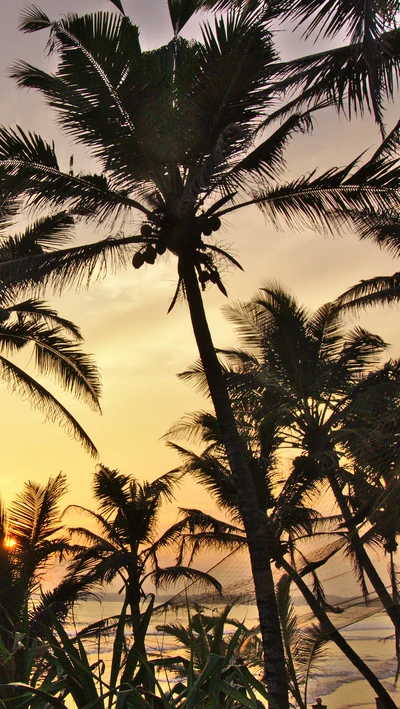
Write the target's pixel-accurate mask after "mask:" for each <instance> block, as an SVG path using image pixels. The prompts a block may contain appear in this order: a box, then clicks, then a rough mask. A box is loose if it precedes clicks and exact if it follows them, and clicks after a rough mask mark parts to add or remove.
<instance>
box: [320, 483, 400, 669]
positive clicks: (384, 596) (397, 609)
mask: <svg viewBox="0 0 400 709" xmlns="http://www.w3.org/2000/svg"><path fill="white" fill-rule="evenodd" d="M328 480H329V484H330V486H331V489H332V492H333V494H334V496H335V498H336V501H337V504H338V506H339V509H340V511H341V513H342V516H343V519H344V522H345V525H346V528H347V531H348V532H349V536H350V543H351V546H352V548H353V549H354V552H355V554H356V555H357V559H358V562H359V563H360V565H361V567H362V569H363V570H364V571H365V573H366V575H367V576H368V578H369V580H370V582H371V584H372V587H373V588H374V590H375V591H376V593H377V595H378V598H379V600H380V601H381V603H382V605H383V607H384V609H385V611H386V613H387V614H388V616H389V618H390V620H391V621H392V623H393V625H394V628H395V631H396V638H398V637H399V636H400V606H399V604H398V603H397V602H396V599H393V598H392V597H391V595H390V593H389V591H388V590H387V588H386V586H385V584H384V583H383V581H382V579H381V577H380V575H379V574H378V572H377V570H376V568H375V566H374V564H373V563H372V561H371V559H370V557H369V556H368V553H367V552H366V550H365V547H364V544H363V542H362V539H361V538H360V535H359V534H358V531H357V528H356V526H355V525H354V522H353V515H352V513H351V510H350V509H349V506H348V504H347V500H346V498H345V496H344V495H343V492H342V489H341V487H340V485H339V482H338V480H337V478H336V476H335V474H334V473H331V474H330V475H328ZM399 649H400V648H399V646H398V643H396V653H397V657H399Z"/></svg>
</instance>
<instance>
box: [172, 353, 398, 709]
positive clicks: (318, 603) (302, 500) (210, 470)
mask: <svg viewBox="0 0 400 709" xmlns="http://www.w3.org/2000/svg"><path fill="white" fill-rule="evenodd" d="M235 354H237V353H235ZM240 354H241V355H242V356H243V357H245V353H243V352H241V353H240ZM234 356H235V355H234ZM247 361H248V362H251V364H252V365H254V359H253V360H252V359H251V357H250V356H248V360H247ZM200 374H201V375H202V378H204V373H203V372H202V370H201V367H198V368H197V371H196V376H197V377H198V376H199V375H200ZM234 374H235V376H234V377H233V376H232V375H233V372H232V371H227V376H228V377H230V379H231V384H230V393H231V397H232V401H233V405H234V410H235V415H236V418H237V422H238V426H239V430H240V432H241V434H242V437H243V439H244V440H245V442H246V447H247V452H248V456H249V460H250V467H251V470H252V474H253V478H254V481H255V486H256V489H257V492H258V500H259V504H260V507H261V508H262V510H263V511H264V514H265V526H266V528H267V529H268V534H269V539H270V540H271V544H270V545H269V546H268V547H266V549H265V557H266V559H268V563H269V566H270V573H271V583H272V584H274V578H273V577H272V565H273V564H274V563H275V564H276V566H277V567H279V568H282V569H283V570H284V571H285V573H286V575H287V580H290V581H292V582H294V583H295V584H296V586H297V587H298V589H299V591H300V592H301V594H302V595H303V597H304V599H305V600H306V602H307V603H308V605H309V607H310V609H311V610H312V612H313V613H314V615H315V617H316V618H317V620H318V622H319V626H320V627H319V631H320V632H319V633H316V629H315V628H314V630H313V629H311V630H310V635H309V640H310V642H311V641H314V642H316V643H317V644H316V647H318V644H319V640H318V638H319V637H320V636H321V637H322V636H323V637H326V638H329V639H330V640H332V641H333V642H334V643H335V644H336V645H337V646H338V648H339V649H340V650H341V651H342V652H343V653H344V655H345V656H346V657H347V659H348V660H349V661H350V662H351V663H352V664H353V665H354V667H356V668H357V669H358V671H359V672H360V673H361V674H362V676H363V677H364V678H365V679H366V680H367V682H368V683H369V684H370V685H371V687H372V688H373V690H374V691H375V692H376V694H377V696H378V697H380V698H381V700H382V703H383V706H385V707H388V708H390V709H395V704H394V702H393V700H392V699H391V698H390V696H389V694H388V692H387V691H386V690H385V688H384V687H383V685H382V684H381V682H380V681H379V679H378V678H377V677H376V675H375V674H374V673H373V672H372V671H371V669H370V668H369V667H368V666H367V665H366V663H365V662H364V661H363V660H362V659H361V657H360V656H359V655H358V654H357V653H356V652H355V651H354V649H353V648H352V647H351V646H350V645H349V643H348V642H347V641H346V640H345V638H344V637H343V636H342V635H341V633H340V632H339V631H338V630H337V628H336V627H335V625H334V624H333V622H332V621H331V619H330V618H329V616H328V614H327V611H329V610H331V611H333V610H335V609H334V608H332V606H330V605H329V604H328V603H327V601H326V598H325V594H324V591H323V588H322V586H321V584H320V582H319V580H318V578H317V576H316V570H317V569H318V568H319V567H321V566H322V565H323V564H324V563H325V562H326V561H328V560H329V559H330V558H331V557H332V556H333V555H334V554H336V553H337V551H338V550H340V549H342V548H343V545H344V540H343V536H342V534H341V533H340V530H339V535H340V536H339V541H333V542H332V541H331V538H332V534H335V530H334V531H332V530H331V528H329V527H328V532H327V531H326V521H325V520H324V519H320V516H319V515H318V514H317V513H316V512H314V511H313V510H312V509H309V508H307V507H306V506H305V505H306V503H307V500H308V498H310V497H311V498H312V497H313V495H314V494H315V488H316V487H317V484H318V482H319V481H316V480H315V479H314V478H313V477H311V476H308V477H305V476H302V475H299V470H298V469H297V468H296V467H295V466H294V467H293V470H292V471H291V473H290V475H289V476H288V477H286V478H283V477H282V474H281V473H279V472H277V470H279V466H278V459H277V453H278V452H279V446H280V445H282V443H283V442H284V431H285V427H286V426H288V425H289V423H288V420H287V419H286V416H285V412H284V411H282V407H281V405H280V402H279V399H278V397H276V398H275V400H274V401H273V402H272V404H271V399H270V398H269V399H268V400H267V402H268V403H267V402H266V401H264V402H263V400H262V398H261V397H260V396H259V391H258V392H257V391H254V389H252V387H251V386H249V379H250V381H251V375H250V377H245V375H243V374H242V375H241V374H240V373H238V372H235V373H234ZM191 376H192V375H191ZM253 383H254V382H253ZM235 391H236V394H237V396H235ZM274 403H275V404H276V408H275V409H274ZM268 404H269V405H268ZM168 435H172V437H173V438H182V437H184V438H189V439H191V440H194V441H195V442H196V443H201V444H202V445H203V446H204V445H205V448H203V450H202V451H201V453H200V454H199V453H195V452H194V451H192V450H188V449H187V448H184V447H182V446H181V445H178V444H176V443H173V442H170V443H169V445H171V446H172V447H173V448H174V449H175V450H176V451H177V452H178V453H179V454H180V455H181V457H182V458H183V464H182V468H181V469H182V471H183V472H184V473H185V474H189V475H192V476H193V477H194V478H195V479H196V480H197V481H199V482H200V483H201V484H203V485H204V486H205V487H206V488H207V490H208V491H209V492H210V494H211V496H212V497H213V498H214V499H215V500H216V502H217V504H218V506H219V507H220V508H221V509H222V510H223V511H224V512H225V514H227V515H228V517H229V518H231V520H232V522H234V524H229V523H227V522H223V521H221V520H217V519H215V518H213V517H211V516H210V515H208V514H206V513H204V512H201V511H200V510H195V509H183V510H182V514H183V515H184V517H183V519H182V520H180V521H179V522H177V523H176V525H175V530H176V532H177V533H179V534H180V535H181V545H180V551H179V555H178V560H179V562H181V559H182V558H183V557H184V555H185V553H187V552H190V563H191V562H192V561H193V559H194V557H195V555H196V553H197V552H198V551H199V549H204V547H210V548H212V549H220V550H221V549H222V550H225V551H226V550H230V551H235V550H237V549H238V548H240V547H242V546H243V545H245V544H247V539H246V536H245V534H244V531H243V529H242V526H241V525H242V520H241V516H240V510H239V504H238V495H237V491H236V489H235V485H234V481H233V479H232V475H231V473H230V470H229V467H228V462H227V456H226V452H225V449H224V444H223V440H222V436H221V432H220V430H219V427H218V424H217V421H216V419H215V417H214V416H213V415H211V414H209V413H207V412H199V413H196V414H192V415H190V416H187V417H185V418H184V419H182V420H181V421H179V422H178V423H177V424H176V425H175V426H173V427H172V429H171V430H170V432H169V434H167V436H168ZM320 523H321V524H320ZM238 525H239V526H238ZM321 530H322V531H321ZM318 534H319V535H322V536H321V539H322V540H323V542H324V544H323V547H322V548H320V549H314V552H313V557H312V559H311V560H310V561H309V560H308V559H307V558H306V555H305V553H304V550H302V546H303V542H304V539H305V537H306V538H310V535H312V538H313V539H314V541H315V539H316V538H317V535H318ZM327 534H328V536H326V535H327ZM336 536H337V531H336ZM327 539H328V540H329V541H330V543H329V544H326V540H327ZM298 544H299V545H300V546H298ZM296 552H299V553H298V554H296ZM298 556H300V562H301V563H300V565H299V560H298V559H296V557H298ZM310 574H311V576H312V579H313V581H314V589H313V590H311V589H310V588H309V586H308V585H307V583H306V581H305V580H304V577H305V576H307V575H310ZM283 578H284V577H282V579H283ZM285 584H286V585H285ZM282 585H283V586H284V587H285V588H284V589H282ZM285 589H286V591H288V586H287V581H284V580H282V583H281V584H280V583H279V582H278V585H277V589H276V592H275V593H276V600H277V603H276V610H275V607H274V606H273V607H272V608H271V609H270V614H271V617H270V620H269V622H270V624H271V625H272V624H273V623H277V625H278V630H277V632H281V633H282V639H283V641H284V646H285V649H286V658H287V670H288V678H289V680H290V682H289V686H290V691H291V692H292V694H293V696H294V698H295V699H296V701H297V702H298V703H299V705H301V701H302V700H301V693H300V687H299V685H298V683H297V682H296V681H294V678H295V676H296V673H295V671H294V666H293V662H294V657H293V653H292V649H291V648H290V635H291V624H290V619H288V618H287V612H286V610H287V608H286V610H285ZM286 601H287V598H286ZM272 613H276V616H275V618H273V617H272ZM292 625H293V624H292ZM292 630H293V633H294V634H295V628H294V627H292ZM293 633H292V634H293Z"/></svg>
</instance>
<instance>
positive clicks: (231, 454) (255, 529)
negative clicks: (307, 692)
mask: <svg viewBox="0 0 400 709" xmlns="http://www.w3.org/2000/svg"><path fill="white" fill-rule="evenodd" d="M179 274H180V277H181V278H182V281H183V283H184V286H185V292H186V298H187V302H188V305H189V310H190V317H191V322H192V327H193V332H194V335H195V338H196V342H197V347H198V350H199V354H200V358H201V361H202V363H203V367H204V372H205V376H206V378H207V383H208V387H209V390H210V395H211V399H212V402H213V405H214V409H215V414H216V417H217V420H218V424H219V426H220V428H221V432H222V436H223V440H224V444H225V448H226V452H227V456H228V460H229V465H230V468H231V472H232V477H233V481H234V484H235V488H236V490H237V493H238V498H239V507H240V513H241V516H242V519H243V524H244V528H245V531H246V536H247V542H248V547H249V553H250V560H251V568H252V573H253V579H254V587H255V593H256V601H257V607H258V613H259V619H260V627H261V635H262V643H263V651H264V667H265V680H266V685H267V689H268V692H269V694H270V696H271V700H272V701H273V702H274V704H273V706H274V707H279V709H288V708H289V698H288V694H289V688H288V681H287V676H286V666H285V655H284V649H283V642H282V635H281V629H280V624H279V616H278V608H277V603H276V597H275V587H274V579H273V576H272V570H271V566H270V555H269V553H268V550H269V549H270V548H271V544H270V542H269V538H268V530H267V525H266V520H265V515H264V513H263V511H262V510H261V509H260V506H259V503H258V499H257V493H256V489H255V486H254V482H253V478H252V475H251V471H250V467H249V464H248V460H247V454H246V449H245V447H244V445H243V442H242V439H241V437H240V435H239V432H238V430H237V426H236V422H235V418H234V415H233V412H232V407H231V403H230V400H229V395H228V390H227V387H226V383H225V380H224V377H223V374H222V370H221V365H220V363H219V361H218V357H217V355H216V353H215V348H214V345H213V342H212V338H211V333H210V330H209V327H208V323H207V319H206V314H205V310H204V304H203V299H202V296H201V292H200V288H199V284H198V280H197V275H196V272H195V269H194V266H193V263H192V260H191V257H190V254H189V255H188V256H186V255H182V256H181V257H180V259H179Z"/></svg>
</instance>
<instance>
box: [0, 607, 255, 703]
mask: <svg viewBox="0 0 400 709" xmlns="http://www.w3.org/2000/svg"><path fill="white" fill-rule="evenodd" d="M152 611H153V601H151V602H150V604H149V606H148V608H147V610H146V612H145V614H144V616H143V618H142V621H141V625H140V631H139V633H140V636H141V642H140V640H139V637H138V638H136V640H135V643H134V644H132V645H131V647H130V648H129V649H127V651H126V654H124V647H125V638H124V628H125V623H126V604H125V605H124V608H123V610H122V613H121V616H120V620H119V623H118V627H117V631H116V634H115V639H114V643H113V651H112V659H111V667H110V669H109V670H106V668H105V665H104V662H103V660H102V659H101V657H99V659H98V660H97V662H95V663H94V664H90V661H89V655H88V653H87V650H86V649H85V647H84V645H83V643H82V642H81V640H80V639H79V637H75V638H69V636H68V635H67V634H66V632H65V631H64V629H63V627H62V625H61V624H59V623H57V622H56V621H55V622H54V627H55V631H56V632H52V631H46V636H47V641H48V650H47V654H46V662H47V668H46V671H45V673H44V677H43V680H42V684H41V686H40V687H37V686H35V685H34V684H31V685H29V684H27V683H22V682H19V683H13V685H12V686H13V687H15V689H16V690H18V691H19V692H20V696H19V699H18V700H17V701H16V703H15V704H14V705H13V709H14V708H15V709H22V708H23V707H32V709H33V708H34V709H44V707H45V706H47V707H53V708H54V709H64V708H65V707H66V706H67V704H66V703H65V702H66V701H68V699H69V697H70V698H72V700H73V701H74V705H75V706H76V708H77V709H87V707H89V706H95V707H98V708H99V709H112V708H113V707H115V708H116V709H118V708H119V707H127V708H132V709H147V708H148V709H150V708H151V709H158V708H162V709H190V708H192V709H193V708H194V707H196V708H199V709H220V708H221V709H222V707H227V708H228V709H234V708H235V709H239V707H243V706H245V707H249V709H259V706H260V704H259V701H258V700H257V699H256V693H257V695H259V696H261V697H263V698H264V699H268V695H267V694H266V692H265V689H264V687H263V686H262V685H261V684H260V683H259V682H258V681H257V680H256V679H255V678H254V677H253V676H252V675H251V674H250V672H249V671H248V670H247V669H246V668H245V667H243V666H231V667H229V666H227V663H226V658H224V657H221V656H218V655H214V654H209V655H208V657H207V659H206V662H205V664H204V667H203V668H202V671H201V672H200V673H195V671H194V668H193V662H192V661H191V660H185V659H184V658H180V657H170V658H158V659H155V660H154V661H152V662H151V663H149V662H147V661H146V660H144V658H143V657H142V656H141V653H140V651H139V650H138V647H139V644H140V645H141V644H142V642H143V639H144V635H145V633H146V631H147V628H148V623H149V621H150V618H151V614H152ZM232 640H233V639H232ZM231 645H232V648H233V642H231ZM176 662H180V663H181V664H182V665H183V666H184V667H185V669H186V680H185V682H183V681H180V682H179V683H172V685H171V686H170V688H169V689H168V690H166V689H165V686H164V683H162V682H161V681H160V679H158V678H157V674H156V675H155V674H154V672H155V669H157V668H158V670H161V669H163V668H164V669H165V668H168V667H169V666H171V665H172V664H173V663H176ZM146 676H147V677H150V678H152V681H153V682H154V689H155V692H153V691H151V690H149V689H147V688H146V686H145V685H146ZM5 706H7V703H6V704H5Z"/></svg>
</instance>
